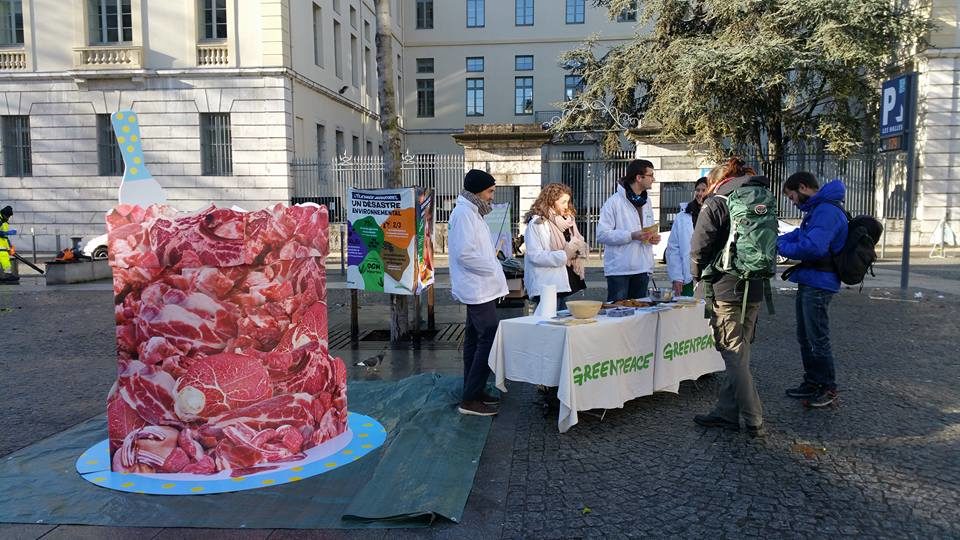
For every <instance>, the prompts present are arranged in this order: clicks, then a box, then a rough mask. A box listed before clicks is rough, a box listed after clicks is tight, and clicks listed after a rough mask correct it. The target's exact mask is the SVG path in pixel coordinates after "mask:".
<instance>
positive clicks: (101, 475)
mask: <svg viewBox="0 0 960 540" xmlns="http://www.w3.org/2000/svg"><path fill="white" fill-rule="evenodd" d="M347 429H348V433H350V434H352V437H351V438H350V440H349V442H347V443H346V444H345V445H344V446H342V447H339V448H338V449H336V450H335V451H332V453H330V454H329V455H324V456H311V457H312V458H313V459H311V460H309V461H308V462H305V463H303V464H297V463H291V464H283V463H281V464H278V465H280V466H281V467H284V466H285V465H288V467H287V468H280V469H274V470H271V471H266V472H262V473H257V474H253V475H250V476H240V477H236V478H220V477H211V476H203V475H160V474H137V473H118V472H113V471H111V470H110V442H109V441H108V440H103V441H100V442H99V443H97V444H96V445H94V446H92V447H91V448H89V449H88V450H87V451H86V452H84V453H83V454H82V455H81V456H80V457H79V458H78V459H77V464H76V465H77V472H78V473H79V474H80V476H82V477H83V479H84V480H87V481H88V482H91V483H93V484H95V485H98V486H100V487H105V488H109V489H115V490H118V491H126V492H128V493H142V494H149V495H204V494H212V493H227V492H230V491H244V490H248V489H258V488H263V487H270V486H276V485H281V484H289V483H292V482H299V481H300V480H303V479H306V478H310V477H311V476H316V475H318V474H323V473H325V472H328V471H332V470H334V469H337V468H339V467H342V466H344V465H348V464H350V463H353V462H354V461H357V460H358V459H360V458H362V457H363V456H365V455H367V454H369V453H370V452H372V451H374V450H376V449H377V448H379V447H381V446H383V443H384V441H385V440H386V438H387V432H386V430H385V429H384V428H383V426H382V425H381V424H380V423H379V422H377V421H376V420H374V419H373V418H371V417H369V416H365V415H362V414H357V413H349V414H348V416H347ZM164 477H166V478H164Z"/></svg>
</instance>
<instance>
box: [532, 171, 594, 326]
mask: <svg viewBox="0 0 960 540" xmlns="http://www.w3.org/2000/svg"><path fill="white" fill-rule="evenodd" d="M571 195H572V192H571V191H570V188H569V187H568V186H565V185H563V184H547V185H546V186H544V188H543V189H542V190H541V191H540V195H539V196H538V197H537V200H536V201H534V202H533V206H531V207H530V211H529V212H527V215H526V216H525V217H524V221H525V222H526V223H527V228H526V231H525V232H524V235H523V241H524V244H525V245H526V248H527V251H526V254H525V255H524V257H523V284H524V286H525V287H526V289H527V295H528V296H529V297H530V299H531V300H533V301H534V302H539V301H540V293H541V292H542V291H543V288H544V286H545V285H554V286H555V287H556V288H557V306H558V307H559V308H563V307H566V301H565V299H566V297H567V296H570V295H571V294H573V293H575V292H577V291H580V290H583V289H585V288H586V287H587V284H586V281H585V278H586V272H585V268H584V261H585V260H586V257H587V254H588V253H589V247H588V246H587V243H586V242H585V241H584V239H583V236H582V235H581V234H580V231H579V230H577V224H576V221H575V219H574V216H575V212H574V209H573V204H572V200H571Z"/></svg>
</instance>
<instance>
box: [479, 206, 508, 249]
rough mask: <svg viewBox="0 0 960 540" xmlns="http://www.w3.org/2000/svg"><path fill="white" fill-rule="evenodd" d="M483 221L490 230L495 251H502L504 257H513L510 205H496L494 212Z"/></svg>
mask: <svg viewBox="0 0 960 540" xmlns="http://www.w3.org/2000/svg"><path fill="white" fill-rule="evenodd" d="M483 221H485V222H486V223H487V227H489V228H490V243H491V244H493V251H494V253H496V252H497V251H502V252H503V254H504V256H506V257H507V258H510V257H512V256H513V235H512V234H511V231H510V225H511V224H512V223H513V222H512V221H510V203H501V204H494V205H493V210H491V211H490V213H489V214H487V215H485V216H483Z"/></svg>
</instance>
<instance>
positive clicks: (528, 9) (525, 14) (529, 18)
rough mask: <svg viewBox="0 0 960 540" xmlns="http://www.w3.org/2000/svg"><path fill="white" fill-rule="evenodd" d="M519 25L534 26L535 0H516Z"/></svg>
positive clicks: (517, 22) (517, 23) (516, 17)
mask: <svg viewBox="0 0 960 540" xmlns="http://www.w3.org/2000/svg"><path fill="white" fill-rule="evenodd" d="M514 1H515V2H516V4H515V5H514V8H515V11H516V16H515V23H516V25H517V26H533V0H514Z"/></svg>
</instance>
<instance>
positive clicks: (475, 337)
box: [463, 300, 500, 401]
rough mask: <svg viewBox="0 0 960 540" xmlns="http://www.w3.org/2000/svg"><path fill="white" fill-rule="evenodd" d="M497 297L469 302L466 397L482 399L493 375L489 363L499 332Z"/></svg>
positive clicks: (464, 362)
mask: <svg viewBox="0 0 960 540" xmlns="http://www.w3.org/2000/svg"><path fill="white" fill-rule="evenodd" d="M499 322H500V320H499V318H498V317H497V301H496V300H491V301H489V302H487V303H484V304H473V305H469V304H468V305H467V329H466V334H465V335H464V338H463V401H479V400H480V399H481V397H483V392H484V388H485V387H486V386H487V377H489V376H490V365H489V364H488V363H487V360H488V357H489V356H490V348H491V347H492V346H493V338H494V336H496V334H497V325H498V324H499Z"/></svg>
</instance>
